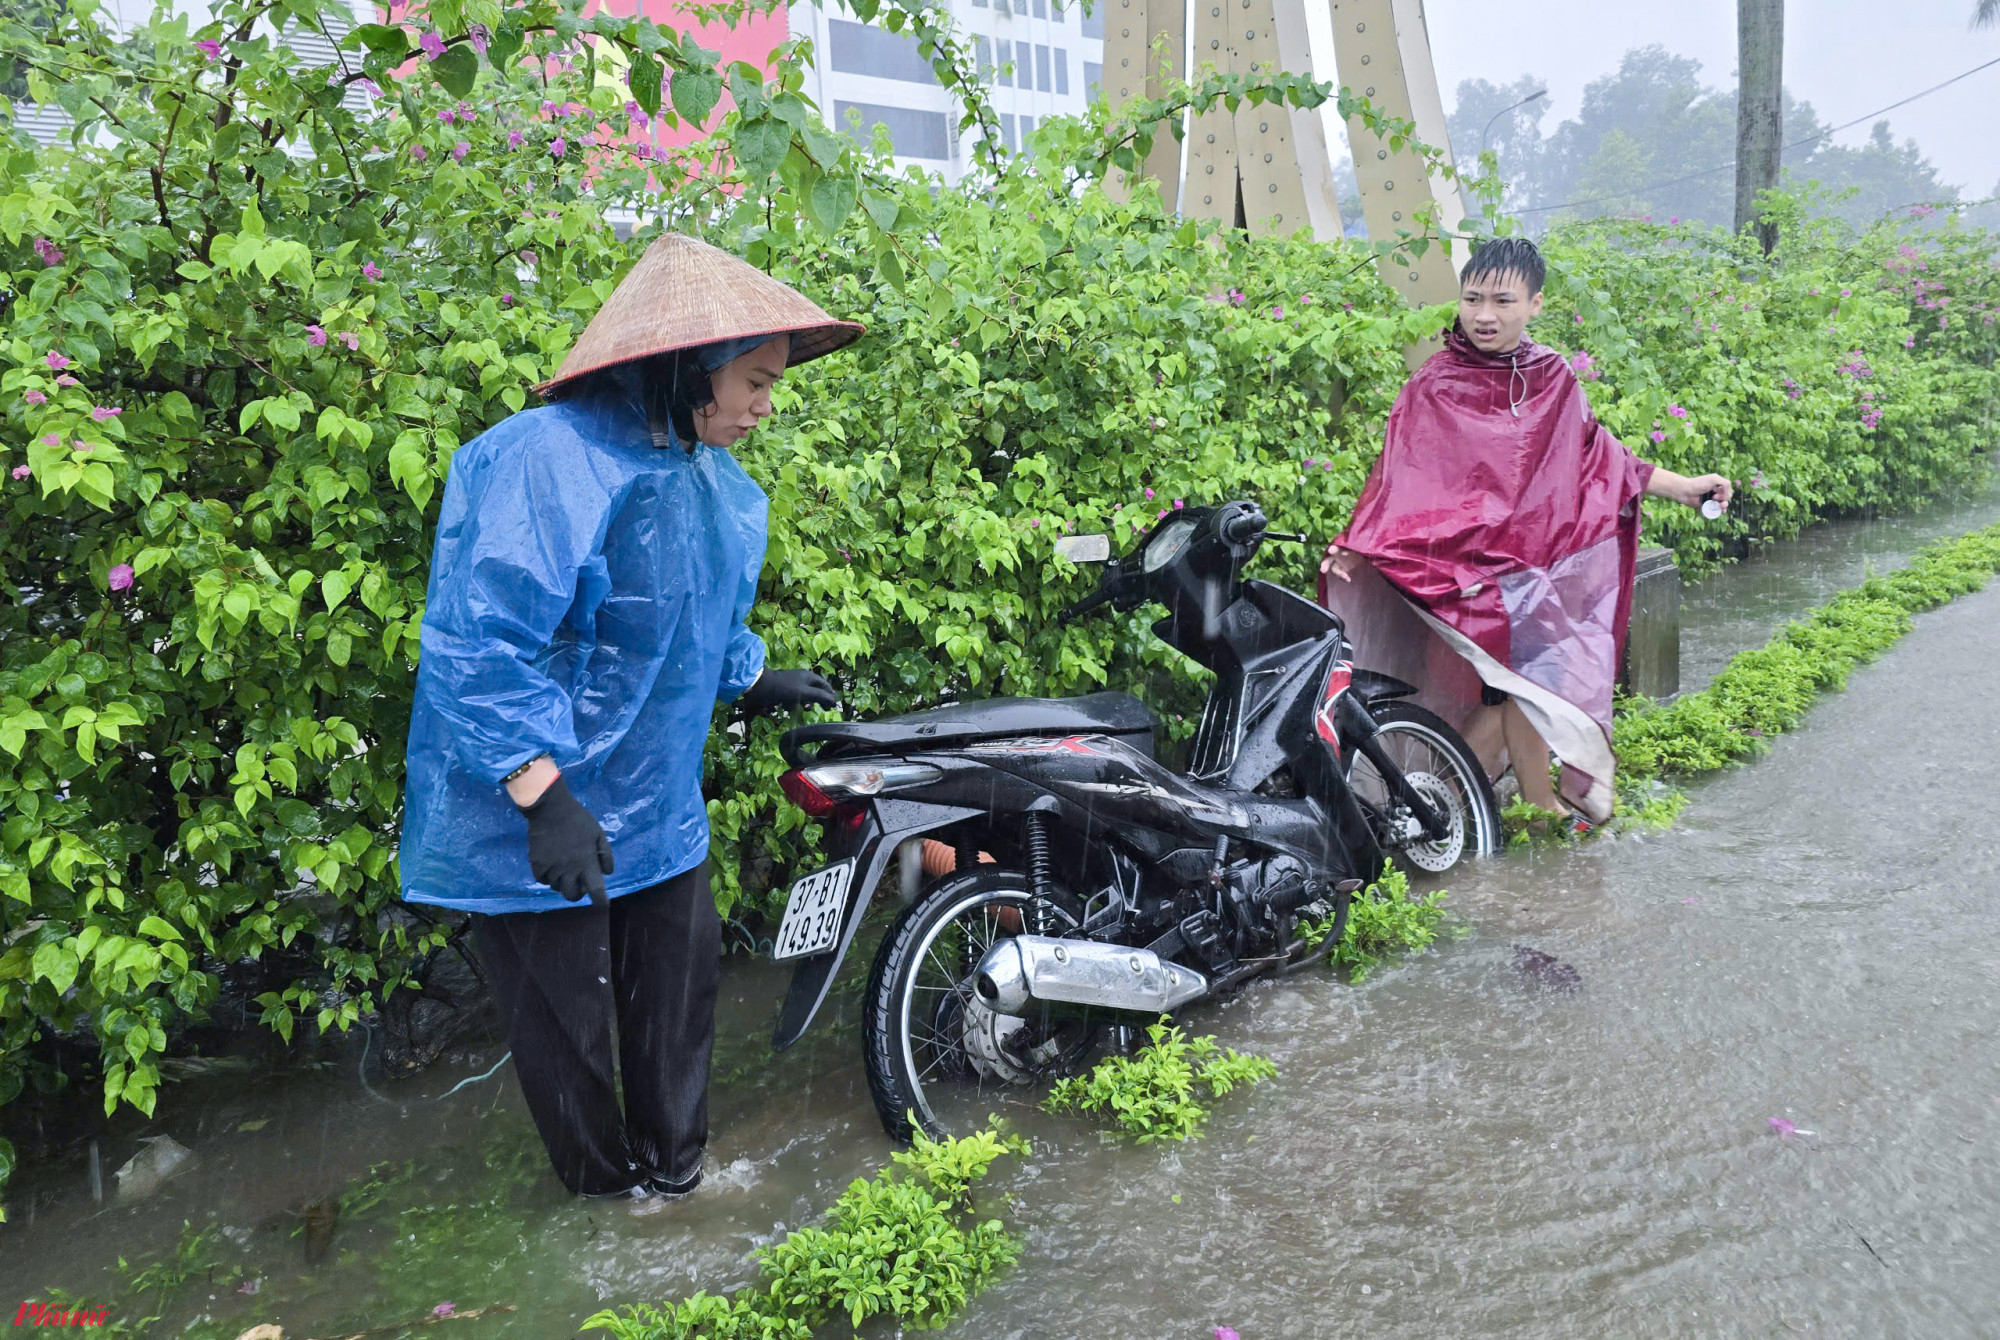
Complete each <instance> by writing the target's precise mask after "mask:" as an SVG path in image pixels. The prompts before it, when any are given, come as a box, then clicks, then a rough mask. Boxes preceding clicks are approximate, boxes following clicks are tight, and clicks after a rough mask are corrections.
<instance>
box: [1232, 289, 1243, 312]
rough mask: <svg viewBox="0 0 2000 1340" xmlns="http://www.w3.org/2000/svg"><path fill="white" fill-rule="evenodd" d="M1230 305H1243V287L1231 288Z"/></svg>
mask: <svg viewBox="0 0 2000 1340" xmlns="http://www.w3.org/2000/svg"><path fill="white" fill-rule="evenodd" d="M1229 305H1230V306H1231V307H1241V306H1242V305H1243V290H1242V289H1240V288H1233V289H1231V290H1229Z"/></svg>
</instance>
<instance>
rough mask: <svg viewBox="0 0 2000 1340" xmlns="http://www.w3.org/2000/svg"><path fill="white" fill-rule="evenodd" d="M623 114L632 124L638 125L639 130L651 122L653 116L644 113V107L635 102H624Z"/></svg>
mask: <svg viewBox="0 0 2000 1340" xmlns="http://www.w3.org/2000/svg"><path fill="white" fill-rule="evenodd" d="M625 115H626V116H627V117H629V118H630V119H631V122H632V124H633V125H635V126H637V127H639V129H641V130H644V129H645V128H646V127H647V126H650V125H652V124H653V118H652V117H650V116H648V115H646V109H645V108H644V107H641V106H640V105H639V104H638V103H636V102H628V103H626V104H625Z"/></svg>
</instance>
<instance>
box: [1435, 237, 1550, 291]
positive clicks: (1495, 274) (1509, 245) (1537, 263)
mask: <svg viewBox="0 0 2000 1340" xmlns="http://www.w3.org/2000/svg"><path fill="white" fill-rule="evenodd" d="M1548 273H1549V267H1548V266H1546V265H1544V264H1543V263H1542V253H1541V252H1539V251H1537V250H1536V249H1535V244H1534V243H1533V242H1530V241H1529V240H1528V239H1527V238H1525V237H1489V238H1487V239H1486V240H1485V241H1484V242H1481V243H1480V244H1479V245H1478V247H1476V248H1474V250H1473V253H1472V259H1471V260H1469V261H1467V262H1466V263H1465V269H1464V270H1462V271H1460V272H1459V276H1458V284H1459V287H1460V288H1463V287H1465V286H1466V285H1467V284H1470V283H1471V282H1472V281H1473V280H1475V279H1488V278H1505V277H1506V276H1508V275H1519V276H1521V278H1522V279H1524V280H1526V281H1527V284H1528V296H1529V297H1531V298H1532V297H1534V296H1535V295H1536V294H1537V293H1540V292H1541V291H1542V280H1544V279H1545V278H1547V277H1548Z"/></svg>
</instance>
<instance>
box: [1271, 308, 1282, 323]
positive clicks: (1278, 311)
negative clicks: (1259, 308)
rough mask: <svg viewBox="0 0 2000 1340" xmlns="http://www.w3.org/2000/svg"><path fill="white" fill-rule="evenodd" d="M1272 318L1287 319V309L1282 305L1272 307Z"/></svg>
mask: <svg viewBox="0 0 2000 1340" xmlns="http://www.w3.org/2000/svg"><path fill="white" fill-rule="evenodd" d="M1271 319H1272V320H1273V321H1283V320H1284V319H1285V309H1284V308H1282V307H1273V308H1272V309H1271Z"/></svg>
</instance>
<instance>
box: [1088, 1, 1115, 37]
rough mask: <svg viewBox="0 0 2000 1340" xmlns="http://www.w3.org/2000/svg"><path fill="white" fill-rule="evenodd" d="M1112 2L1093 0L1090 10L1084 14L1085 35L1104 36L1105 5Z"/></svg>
mask: <svg viewBox="0 0 2000 1340" xmlns="http://www.w3.org/2000/svg"><path fill="white" fill-rule="evenodd" d="M1110 3H1111V0H1091V4H1090V12H1089V13H1088V14H1085V15H1084V16H1083V35H1084V36H1085V37H1102V36H1104V7H1105V6H1106V5H1108V4H1110Z"/></svg>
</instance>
